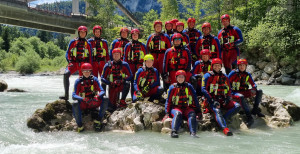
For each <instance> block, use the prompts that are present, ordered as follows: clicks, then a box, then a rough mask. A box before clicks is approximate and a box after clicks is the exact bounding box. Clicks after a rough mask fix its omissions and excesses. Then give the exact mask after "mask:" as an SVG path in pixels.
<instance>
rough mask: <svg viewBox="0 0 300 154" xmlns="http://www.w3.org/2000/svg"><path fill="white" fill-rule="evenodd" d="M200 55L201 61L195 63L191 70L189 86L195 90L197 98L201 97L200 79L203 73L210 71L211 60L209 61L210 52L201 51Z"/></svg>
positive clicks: (206, 50)
mask: <svg viewBox="0 0 300 154" xmlns="http://www.w3.org/2000/svg"><path fill="white" fill-rule="evenodd" d="M200 54H201V60H198V61H196V62H195V65H194V67H193V69H192V76H191V84H192V85H193V87H194V89H195V90H196V92H197V96H202V95H203V94H202V92H201V82H202V77H203V76H204V74H205V73H207V72H208V71H211V70H212V68H211V60H209V57H210V51H209V50H208V49H203V50H202V51H201V52H200Z"/></svg>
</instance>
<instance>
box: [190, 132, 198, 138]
mask: <svg viewBox="0 0 300 154" xmlns="http://www.w3.org/2000/svg"><path fill="white" fill-rule="evenodd" d="M191 137H193V138H199V136H198V135H197V134H196V133H191Z"/></svg>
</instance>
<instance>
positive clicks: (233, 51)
mask: <svg viewBox="0 0 300 154" xmlns="http://www.w3.org/2000/svg"><path fill="white" fill-rule="evenodd" d="M221 21H222V25H223V26H224V27H223V28H222V29H221V30H220V31H219V33H218V39H219V40H220V43H221V50H222V59H223V62H224V67H225V70H226V74H229V73H230V72H231V69H232V68H236V66H237V65H236V63H237V60H239V56H240V49H239V48H238V45H239V44H241V43H242V42H243V41H244V39H243V35H242V31H241V30H240V29H239V28H238V27H236V26H233V25H230V16H229V15H228V14H224V15H222V16H221Z"/></svg>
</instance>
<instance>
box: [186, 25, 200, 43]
mask: <svg viewBox="0 0 300 154" xmlns="http://www.w3.org/2000/svg"><path fill="white" fill-rule="evenodd" d="M186 34H187V35H188V36H189V38H190V44H191V45H193V46H195V44H196V42H197V40H198V38H199V37H198V36H197V30H196V29H194V28H193V29H191V30H189V29H186Z"/></svg>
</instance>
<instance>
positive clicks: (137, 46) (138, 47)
mask: <svg viewBox="0 0 300 154" xmlns="http://www.w3.org/2000/svg"><path fill="white" fill-rule="evenodd" d="M130 44H131V45H130V46H131V49H130V51H129V52H128V55H127V57H128V62H129V63H132V64H143V62H144V57H145V53H144V51H143V50H142V43H141V42H138V43H132V42H131V43H130Z"/></svg>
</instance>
